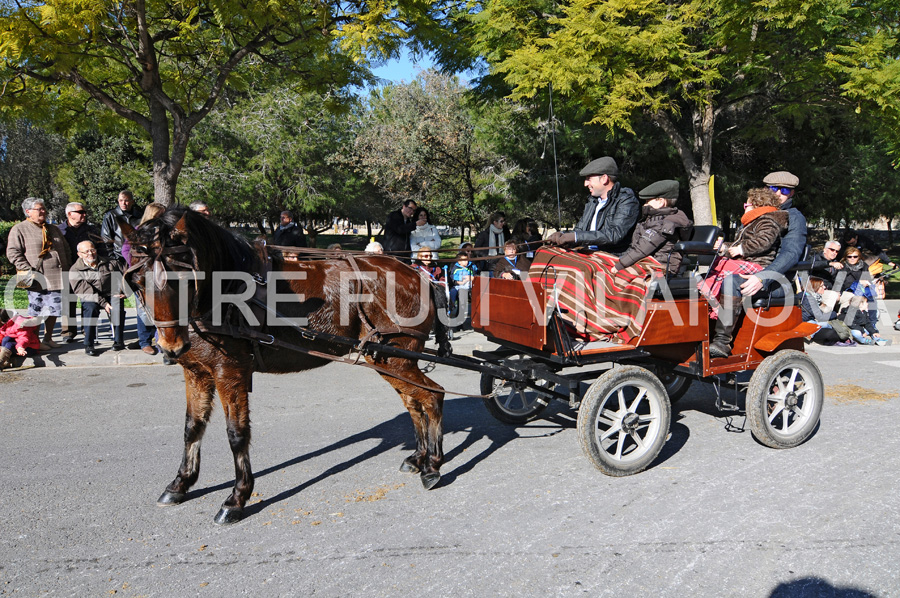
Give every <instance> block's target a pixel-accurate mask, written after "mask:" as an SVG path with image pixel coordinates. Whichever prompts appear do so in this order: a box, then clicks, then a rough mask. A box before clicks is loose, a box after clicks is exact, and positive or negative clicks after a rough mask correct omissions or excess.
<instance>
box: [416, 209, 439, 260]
mask: <svg viewBox="0 0 900 598" xmlns="http://www.w3.org/2000/svg"><path fill="white" fill-rule="evenodd" d="M413 220H414V221H415V223H416V228H415V230H413V231H412V232H411V233H409V248H410V250H412V251H415V252H418V251H419V250H420V249H431V250H432V251H437V250H438V249H440V248H441V235H440V234H438V229H437V227H436V226H435V225H433V224H431V216H430V215H429V214H428V210H426V209H425V208H417V209H416V211H415V213H414V214H413Z"/></svg>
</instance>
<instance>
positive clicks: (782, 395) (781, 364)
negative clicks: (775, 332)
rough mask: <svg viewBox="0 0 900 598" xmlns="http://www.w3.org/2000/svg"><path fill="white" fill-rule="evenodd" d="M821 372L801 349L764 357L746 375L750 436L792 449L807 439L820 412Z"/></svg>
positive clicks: (773, 446) (768, 444)
mask: <svg viewBox="0 0 900 598" xmlns="http://www.w3.org/2000/svg"><path fill="white" fill-rule="evenodd" d="M823 389H824V385H823V383H822V374H821V373H820V372H819V368H818V367H816V364H815V362H813V360H812V359H810V357H809V356H808V355H807V354H806V353H803V352H801V351H794V350H785V351H779V352H778V353H775V354H774V355H770V356H769V357H766V358H765V359H764V360H763V362H762V363H761V364H760V366H759V368H757V370H756V371H755V372H753V377H751V378H750V386H749V387H748V388H747V419H748V421H749V422H750V431H751V432H752V433H753V436H754V437H755V438H756V439H757V440H759V441H760V442H761V443H763V444H764V445H766V446H769V447H772V448H792V447H795V446H797V445H798V444H800V443H802V442H803V441H804V440H806V439H807V438H809V436H810V434H812V433H813V430H815V429H816V425H817V424H818V423H819V416H820V415H821V413H822V403H823V401H824V390H823Z"/></svg>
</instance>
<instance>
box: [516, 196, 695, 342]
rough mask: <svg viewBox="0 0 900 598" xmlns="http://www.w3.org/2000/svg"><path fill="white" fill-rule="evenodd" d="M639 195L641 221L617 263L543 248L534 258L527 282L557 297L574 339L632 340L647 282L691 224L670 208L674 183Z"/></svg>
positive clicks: (605, 256)
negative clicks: (534, 281)
mask: <svg viewBox="0 0 900 598" xmlns="http://www.w3.org/2000/svg"><path fill="white" fill-rule="evenodd" d="M638 195H639V197H640V198H641V199H642V200H643V201H644V202H646V203H645V206H644V209H643V220H642V221H641V222H639V223H638V224H637V226H636V227H635V232H634V234H633V235H632V238H631V245H630V246H629V248H628V249H627V250H626V251H625V252H624V253H623V254H622V256H621V257H618V258H617V257H616V256H614V255H611V254H609V253H604V252H602V251H595V252H593V253H590V254H581V253H576V252H571V251H566V250H564V249H560V248H547V247H544V248H541V249H539V250H538V251H537V252H535V258H534V262H533V264H532V267H531V271H530V274H529V276H530V277H531V278H532V279H534V278H538V279H540V280H542V281H543V282H544V285H545V286H546V287H551V286H552V287H554V288H555V289H556V290H557V291H558V302H559V304H560V307H561V309H560V315H561V316H562V318H563V319H564V320H565V321H566V322H568V323H569V324H571V325H572V326H573V327H574V329H575V332H576V334H579V335H583V336H588V337H591V338H595V339H602V340H609V341H612V340H619V341H622V342H629V341H630V340H632V339H633V338H635V337H637V336H638V335H639V334H640V331H641V326H642V325H643V321H644V316H645V314H646V300H647V289H648V288H649V286H650V282H651V281H652V280H653V279H654V278H657V277H660V276H662V275H663V274H664V271H665V269H666V268H665V266H664V265H663V264H664V263H665V262H666V261H668V260H669V252H670V250H671V247H672V246H673V245H674V243H675V241H676V236H677V229H678V228H681V227H682V226H690V224H691V222H690V220H689V219H688V218H687V216H685V215H684V213H683V212H681V211H680V210H678V209H677V208H675V207H674V205H675V202H676V201H677V199H678V182H677V181H671V180H668V181H658V182H656V183H653V184H652V185H649V186H648V187H645V188H644V189H641V191H640V192H639V193H638ZM657 258H658V259H657ZM660 262H662V263H660ZM680 264H681V256H680V255H679V256H677V257H676V255H675V254H672V259H671V261H669V267H670V268H669V269H670V271H675V272H677V270H678V267H679V266H680Z"/></svg>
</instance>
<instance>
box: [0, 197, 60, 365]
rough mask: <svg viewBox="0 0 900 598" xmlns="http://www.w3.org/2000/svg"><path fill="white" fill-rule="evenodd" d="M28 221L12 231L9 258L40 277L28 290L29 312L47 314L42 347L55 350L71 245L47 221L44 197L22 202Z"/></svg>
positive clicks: (33, 314) (25, 270)
mask: <svg viewBox="0 0 900 598" xmlns="http://www.w3.org/2000/svg"><path fill="white" fill-rule="evenodd" d="M22 210H23V211H24V212H25V220H23V221H22V222H20V223H18V224H16V225H15V226H14V227H12V228H11V229H10V231H9V238H8V240H7V245H6V257H7V258H8V259H9V261H10V262H12V265H13V266H14V267H15V268H16V270H18V271H21V272H33V273H35V274H36V275H37V276H36V279H35V284H34V285H33V286H32V288H30V289H28V315H29V316H31V317H35V316H42V317H44V318H45V319H44V337H43V342H42V344H43V346H42V347H41V348H42V349H45V350H47V349H55V348H56V347H59V345H58V344H57V343H56V342H54V340H53V327H54V326H55V325H56V319H57V318H58V317H59V316H61V315H62V291H63V285H68V282H66V280H65V277H64V276H63V272H67V271H68V270H69V268H70V267H71V266H72V256H71V255H70V254H69V244H68V243H67V242H66V238H65V237H63V235H62V233H61V232H60V231H59V229H58V228H57V227H56V226H55V225H53V224H50V223H49V222H47V209H46V207H45V205H44V200H43V199H40V198H39V197H28V198H26V199H25V201H23V202H22Z"/></svg>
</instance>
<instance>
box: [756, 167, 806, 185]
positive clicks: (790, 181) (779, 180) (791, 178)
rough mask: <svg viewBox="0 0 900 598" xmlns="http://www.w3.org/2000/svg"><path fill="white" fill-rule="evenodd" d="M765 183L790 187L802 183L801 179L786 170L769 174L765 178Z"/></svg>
mask: <svg viewBox="0 0 900 598" xmlns="http://www.w3.org/2000/svg"><path fill="white" fill-rule="evenodd" d="M763 183H764V184H766V185H772V186H773V187H790V188H791V189H793V188H794V187H796V186H797V185H799V184H800V179H798V178H797V177H796V176H795V175H793V174H791V173H789V172H788V171H786V170H779V171H778V172H770V173H769V174H767V175H766V178H764V179H763Z"/></svg>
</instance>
